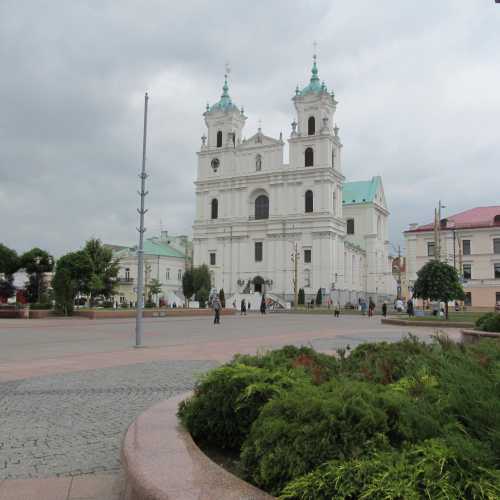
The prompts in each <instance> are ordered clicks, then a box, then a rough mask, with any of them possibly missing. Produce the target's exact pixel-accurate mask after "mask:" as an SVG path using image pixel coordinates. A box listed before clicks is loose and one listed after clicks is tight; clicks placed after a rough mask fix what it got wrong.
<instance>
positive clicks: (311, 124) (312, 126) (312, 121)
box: [307, 116, 316, 135]
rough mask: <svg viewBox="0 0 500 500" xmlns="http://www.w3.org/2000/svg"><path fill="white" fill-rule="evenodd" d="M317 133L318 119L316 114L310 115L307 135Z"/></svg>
mask: <svg viewBox="0 0 500 500" xmlns="http://www.w3.org/2000/svg"><path fill="white" fill-rule="evenodd" d="M315 133H316V120H315V119H314V116H310V117H309V120H307V135H314V134H315Z"/></svg>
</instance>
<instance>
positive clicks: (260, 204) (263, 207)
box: [255, 194, 269, 219]
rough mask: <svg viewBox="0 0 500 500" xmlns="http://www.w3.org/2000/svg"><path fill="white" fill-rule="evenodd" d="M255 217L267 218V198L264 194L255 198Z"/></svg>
mask: <svg viewBox="0 0 500 500" xmlns="http://www.w3.org/2000/svg"><path fill="white" fill-rule="evenodd" d="M255 218H256V219H269V198H268V197H267V196H266V195H265V194H261V195H260V196H257V198H256V199H255Z"/></svg>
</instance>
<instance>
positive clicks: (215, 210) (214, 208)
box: [211, 198, 219, 219]
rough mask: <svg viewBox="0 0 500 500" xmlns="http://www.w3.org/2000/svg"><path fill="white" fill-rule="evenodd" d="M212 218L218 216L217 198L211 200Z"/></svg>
mask: <svg viewBox="0 0 500 500" xmlns="http://www.w3.org/2000/svg"><path fill="white" fill-rule="evenodd" d="M211 216H212V219H217V217H218V216H219V201H218V200H217V198H214V199H213V200H212V213H211Z"/></svg>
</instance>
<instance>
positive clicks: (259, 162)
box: [255, 155, 262, 172]
mask: <svg viewBox="0 0 500 500" xmlns="http://www.w3.org/2000/svg"><path fill="white" fill-rule="evenodd" d="M261 170H262V156H261V155H257V156H256V157H255V171H256V172H260V171H261Z"/></svg>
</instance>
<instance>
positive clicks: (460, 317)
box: [391, 311, 484, 323]
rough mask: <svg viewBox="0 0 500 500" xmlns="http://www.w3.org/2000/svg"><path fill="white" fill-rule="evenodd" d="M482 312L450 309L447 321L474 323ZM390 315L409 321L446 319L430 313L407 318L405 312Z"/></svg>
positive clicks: (443, 320) (444, 321)
mask: <svg viewBox="0 0 500 500" xmlns="http://www.w3.org/2000/svg"><path fill="white" fill-rule="evenodd" d="M483 314H484V312H472V311H471V312H467V311H460V312H455V311H450V312H449V319H448V321H468V322H470V323H475V322H476V320H477V318H479V317H480V316H482V315H483ZM391 317H393V318H398V319H408V320H411V321H442V322H443V323H446V320H445V319H444V318H440V317H439V316H432V314H431V315H429V316H413V317H412V318H409V317H408V315H407V314H391Z"/></svg>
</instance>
